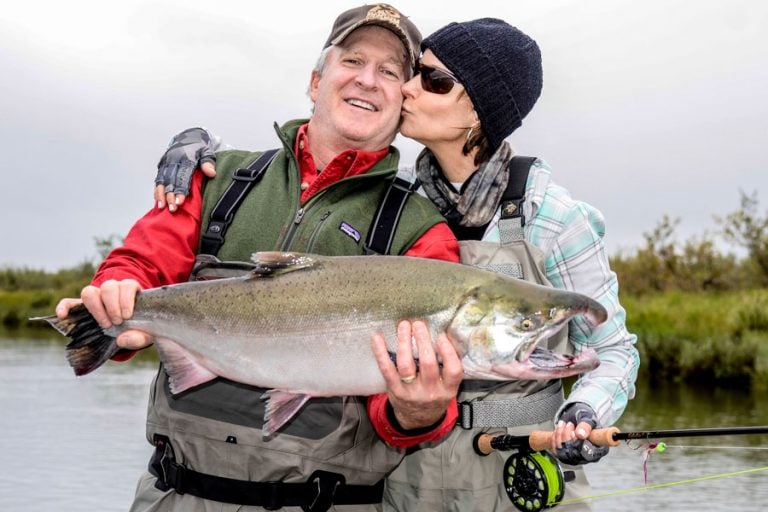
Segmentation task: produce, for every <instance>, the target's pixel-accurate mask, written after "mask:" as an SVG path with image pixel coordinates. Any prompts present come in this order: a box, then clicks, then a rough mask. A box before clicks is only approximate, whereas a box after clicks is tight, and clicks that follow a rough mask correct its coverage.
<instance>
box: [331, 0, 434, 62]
mask: <svg viewBox="0 0 768 512" xmlns="http://www.w3.org/2000/svg"><path fill="white" fill-rule="evenodd" d="M366 25H378V26H380V27H384V28H386V29H388V30H391V31H392V32H394V34H395V35H396V36H397V37H399V38H400V40H401V41H402V42H403V46H405V49H406V50H407V52H408V56H409V57H410V59H411V67H413V66H415V65H416V58H417V57H418V56H419V52H420V45H421V32H419V29H417V28H416V25H414V24H413V22H411V20H409V19H408V18H407V17H406V16H404V15H403V14H401V13H400V11H398V10H397V9H395V8H394V7H392V6H391V5H388V4H373V5H363V6H361V7H355V8H354V9H349V10H348V11H344V12H343V13H341V14H340V15H339V17H338V18H336V21H335V22H334V23H333V29H331V35H329V36H328V40H327V41H326V42H325V45H324V46H323V48H328V47H329V46H331V45H336V44H339V43H341V42H342V41H344V39H346V38H347V36H348V35H349V34H351V33H352V32H353V31H354V30H356V29H358V28H360V27H364V26H366Z"/></svg>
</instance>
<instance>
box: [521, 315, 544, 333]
mask: <svg viewBox="0 0 768 512" xmlns="http://www.w3.org/2000/svg"><path fill="white" fill-rule="evenodd" d="M518 326H519V328H520V330H521V331H524V332H530V331H533V330H535V329H538V328H539V327H540V326H541V318H539V317H538V316H532V317H530V316H529V317H525V318H522V319H521V320H520V323H519V324H518Z"/></svg>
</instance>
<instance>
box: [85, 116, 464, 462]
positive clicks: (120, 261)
mask: <svg viewBox="0 0 768 512" xmlns="http://www.w3.org/2000/svg"><path fill="white" fill-rule="evenodd" d="M306 128H307V125H304V126H302V127H301V129H300V130H299V133H298V135H297V137H296V143H295V147H294V151H295V153H296V155H297V160H298V162H299V168H300V172H301V188H302V194H301V202H302V203H305V202H306V201H307V200H308V199H309V198H311V197H312V196H313V195H314V194H316V193H318V192H319V191H320V190H322V189H324V188H326V187H328V186H329V185H332V184H333V183H336V182H337V181H339V180H341V179H342V178H345V177H350V176H356V175H358V174H362V173H364V172H366V171H367V170H369V169H370V168H371V167H373V165H375V164H376V162H378V161H379V160H381V159H382V158H383V157H384V156H386V155H387V152H388V150H387V149H386V148H385V149H382V150H380V151H375V152H366V151H356V150H347V151H344V152H342V153H340V154H339V155H337V156H336V157H335V158H334V159H333V160H332V161H331V162H330V163H329V164H328V165H327V166H326V167H325V169H323V170H322V172H319V173H318V170H317V167H316V165H315V162H314V159H313V157H312V154H311V152H310V150H309V141H308V139H307V133H306ZM202 183H203V175H202V173H200V172H197V173H195V175H194V176H193V178H192V183H191V186H190V191H189V194H188V195H187V198H186V200H185V202H184V204H183V205H181V206H180V207H179V209H178V210H177V211H176V212H175V213H171V212H170V211H169V210H168V209H167V208H164V209H157V208H153V209H152V210H150V211H149V212H147V214H145V215H144V216H143V217H142V218H141V219H139V221H138V222H136V224H134V226H133V227H132V228H131V230H130V232H129V233H128V235H127V236H126V238H125V242H124V244H123V245H122V246H121V247H118V248H116V249H114V250H113V251H112V252H111V253H110V254H109V256H108V257H107V259H106V260H104V262H103V263H102V264H101V266H100V267H99V269H98V271H97V272H96V275H95V276H94V278H93V280H92V284H93V285H95V286H99V285H101V284H102V283H104V281H107V280H110V279H115V280H122V279H135V280H136V281H138V282H139V284H140V285H141V286H142V288H154V287H157V286H162V285H166V284H172V283H178V282H184V281H186V280H187V279H188V278H189V274H190V272H191V270H192V266H193V264H194V261H195V256H196V249H197V245H198V241H199V238H200V229H201V225H202V218H201V212H202V193H201V191H202ZM169 249H172V252H170V253H169ZM169 254H172V255H173V256H172V257H169ZM405 255H406V256H416V257H422V258H432V259H441V260H447V261H453V262H458V261H459V250H458V242H457V241H456V237H455V236H454V235H453V233H452V232H451V230H450V228H449V227H448V225H447V224H446V223H445V222H441V223H439V224H436V225H435V226H433V227H432V228H430V229H429V230H427V231H426V232H425V233H424V234H423V235H422V236H421V237H420V238H419V239H418V240H417V241H416V242H415V243H414V244H413V246H411V248H410V249H408V251H407V252H406V253H405ZM386 407H387V396H386V394H385V393H384V394H381V395H375V396H372V397H370V398H369V400H368V414H369V416H370V419H371V423H372V424H373V426H374V428H375V429H376V431H377V433H378V434H379V435H380V436H381V437H382V439H384V441H386V442H387V443H389V444H390V445H392V446H398V447H409V446H415V445H416V444H419V443H421V442H425V441H433V440H437V439H440V438H441V437H443V436H444V435H445V434H446V433H447V432H448V431H450V430H451V428H453V425H454V423H455V421H456V418H457V416H458V413H457V407H456V401H455V400H454V401H453V402H452V403H451V405H450V407H449V408H448V412H447V414H446V415H445V418H444V419H443V421H442V422H441V423H440V424H439V425H437V426H436V427H435V428H434V429H432V430H430V431H428V432H422V433H419V434H417V435H413V434H412V433H410V434H409V433H408V432H403V431H400V430H399V429H398V428H397V427H396V426H395V425H393V424H392V422H391V421H390V420H389V417H388V415H387V413H386Z"/></svg>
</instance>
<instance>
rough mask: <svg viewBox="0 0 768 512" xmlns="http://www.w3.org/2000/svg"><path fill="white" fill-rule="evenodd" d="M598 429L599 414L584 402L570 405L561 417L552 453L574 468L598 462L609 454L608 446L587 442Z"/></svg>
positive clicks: (554, 436)
mask: <svg viewBox="0 0 768 512" xmlns="http://www.w3.org/2000/svg"><path fill="white" fill-rule="evenodd" d="M596 427H597V414H595V411H593V410H592V408H591V407H590V406H588V405H587V404H585V403H582V402H574V403H572V404H570V405H568V406H567V407H566V408H565V409H564V410H563V412H562V414H561V415H560V419H559V420H558V422H557V426H556V428H555V431H554V435H553V436H552V453H554V454H555V455H557V458H558V459H559V460H560V461H561V462H564V463H566V464H570V465H572V466H575V465H579V464H588V463H590V462H597V461H598V460H600V459H601V458H603V457H604V456H605V455H606V454H607V453H608V447H607V446H595V445H594V444H592V443H591V442H589V441H588V440H587V438H588V437H589V434H591V433H592V429H593V428H596Z"/></svg>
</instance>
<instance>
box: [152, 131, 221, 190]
mask: <svg viewBox="0 0 768 512" xmlns="http://www.w3.org/2000/svg"><path fill="white" fill-rule="evenodd" d="M219 145H220V139H219V138H218V137H217V136H215V135H213V134H211V133H210V132H208V131H207V130H206V129H205V128H188V129H186V130H184V131H182V132H180V133H178V134H176V135H175V136H174V137H173V139H171V143H170V145H169V146H168V149H166V150H165V153H164V154H163V157H162V158H161V159H160V162H159V163H158V164H157V177H156V178H155V185H163V186H165V191H166V193H167V192H173V193H175V194H183V195H187V194H189V184H190V182H191V181H192V173H193V171H194V170H195V169H197V168H198V167H200V166H201V165H202V164H203V163H205V162H211V163H216V155H215V152H216V150H217V149H218V148H219Z"/></svg>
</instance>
